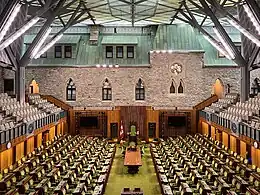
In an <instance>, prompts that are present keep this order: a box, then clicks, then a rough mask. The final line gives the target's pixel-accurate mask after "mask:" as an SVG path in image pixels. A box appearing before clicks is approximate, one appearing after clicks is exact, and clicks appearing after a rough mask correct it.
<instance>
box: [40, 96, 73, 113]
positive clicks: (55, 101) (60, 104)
mask: <svg viewBox="0 0 260 195" xmlns="http://www.w3.org/2000/svg"><path fill="white" fill-rule="evenodd" d="M41 97H42V98H44V99H47V101H48V102H51V103H53V104H55V105H56V106H58V107H60V108H62V109H63V110H67V111H68V110H71V109H73V107H72V106H70V105H69V104H67V103H65V102H63V101H62V100H59V99H58V98H56V97H54V96H52V95H41Z"/></svg>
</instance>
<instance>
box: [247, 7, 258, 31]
mask: <svg viewBox="0 0 260 195" xmlns="http://www.w3.org/2000/svg"><path fill="white" fill-rule="evenodd" d="M243 8H244V10H245V12H246V14H247V16H248V17H249V18H250V20H251V22H252V23H253V25H254V27H255V28H256V30H257V32H258V34H259V35H260V24H259V23H258V22H257V20H256V19H255V16H254V14H253V12H252V11H251V9H250V8H249V7H248V5H243Z"/></svg>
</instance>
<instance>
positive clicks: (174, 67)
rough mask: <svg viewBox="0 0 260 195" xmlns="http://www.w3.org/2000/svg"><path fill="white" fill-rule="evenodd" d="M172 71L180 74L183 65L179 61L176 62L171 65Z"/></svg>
mask: <svg viewBox="0 0 260 195" xmlns="http://www.w3.org/2000/svg"><path fill="white" fill-rule="evenodd" d="M171 72H172V73H174V74H175V75H178V74H180V73H181V72H182V66H181V65H180V64H178V63H174V64H172V65H171Z"/></svg>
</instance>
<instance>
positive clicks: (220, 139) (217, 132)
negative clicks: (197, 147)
mask: <svg viewBox="0 0 260 195" xmlns="http://www.w3.org/2000/svg"><path fill="white" fill-rule="evenodd" d="M216 140H218V141H220V142H222V132H221V131H219V130H218V129H216Z"/></svg>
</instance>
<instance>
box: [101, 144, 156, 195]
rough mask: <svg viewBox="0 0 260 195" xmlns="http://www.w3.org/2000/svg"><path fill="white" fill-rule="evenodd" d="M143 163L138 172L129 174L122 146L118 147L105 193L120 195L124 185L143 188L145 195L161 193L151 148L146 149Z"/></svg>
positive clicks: (106, 194)
mask: <svg viewBox="0 0 260 195" xmlns="http://www.w3.org/2000/svg"><path fill="white" fill-rule="evenodd" d="M142 163H143V165H142V166H141V167H140V168H139V173H138V174H135V175H130V174H128V173H127V167H124V158H123V157H122V155H121V148H119V147H117V152H116V155H115V158H114V162H113V164H112V168H111V172H110V176H109V179H108V183H107V186H106V191H105V195H112V194H115V195H120V193H121V191H122V189H123V188H124V187H129V188H131V189H133V188H135V187H139V188H142V189H143V191H144V195H160V194H161V191H160V186H159V183H158V181H157V177H156V173H155V170H154V166H153V161H152V157H151V154H150V148H146V149H145V154H144V156H143V157H142Z"/></svg>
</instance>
